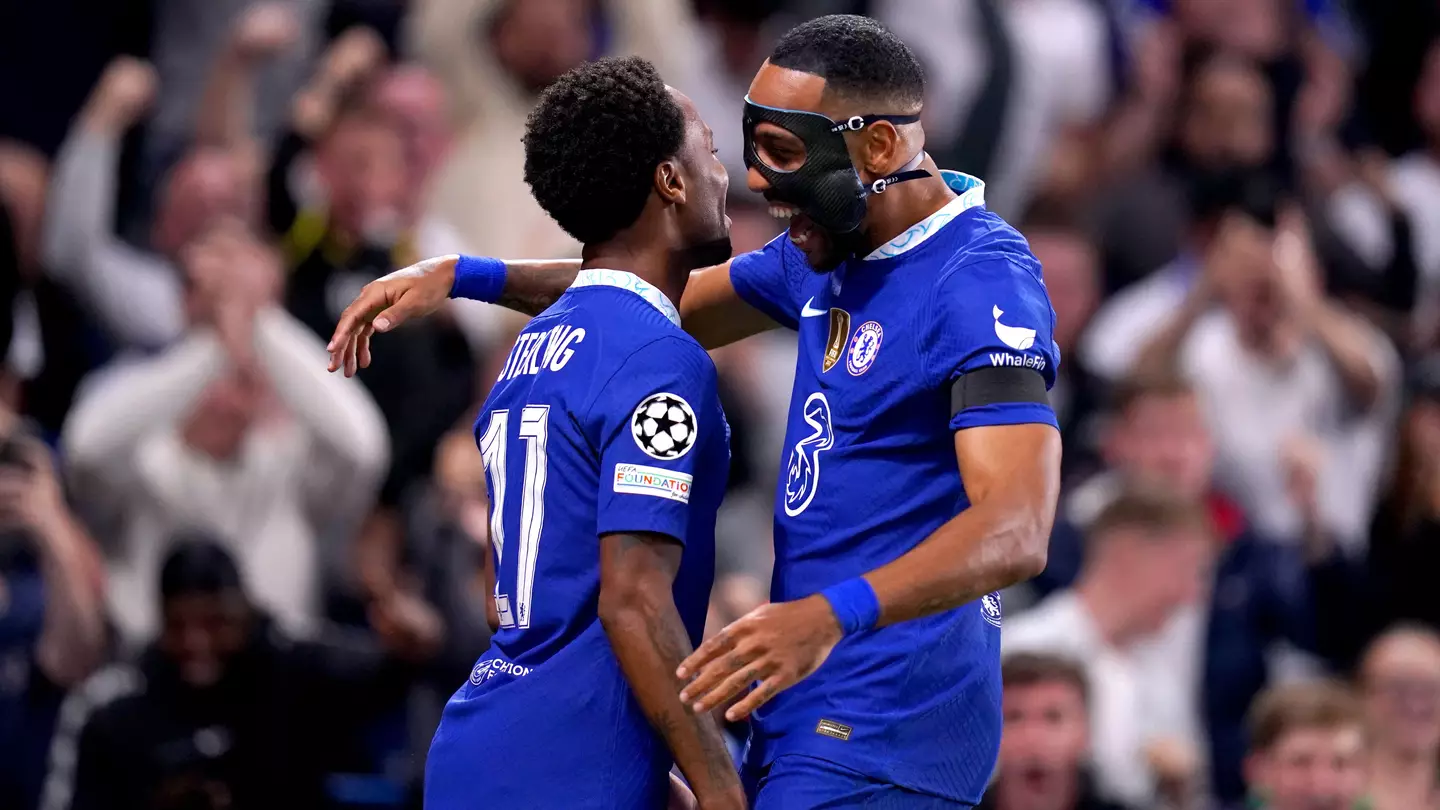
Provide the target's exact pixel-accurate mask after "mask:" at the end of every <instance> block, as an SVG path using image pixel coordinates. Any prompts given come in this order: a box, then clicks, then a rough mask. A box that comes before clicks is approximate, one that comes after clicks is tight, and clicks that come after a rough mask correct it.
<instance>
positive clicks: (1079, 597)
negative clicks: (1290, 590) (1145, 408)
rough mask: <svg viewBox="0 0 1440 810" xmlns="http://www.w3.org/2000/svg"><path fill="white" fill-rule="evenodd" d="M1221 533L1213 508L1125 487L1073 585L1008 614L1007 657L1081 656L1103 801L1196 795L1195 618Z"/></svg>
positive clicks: (1094, 534)
mask: <svg viewBox="0 0 1440 810" xmlns="http://www.w3.org/2000/svg"><path fill="white" fill-rule="evenodd" d="M1215 546H1216V543H1215V538H1214V535H1213V530H1212V527H1211V521H1210V519H1209V517H1208V515H1206V513H1205V510H1204V507H1203V506H1202V505H1201V504H1199V503H1195V502H1192V501H1189V500H1186V499H1183V498H1180V497H1178V496H1175V495H1172V494H1170V493H1169V492H1168V491H1167V492H1159V491H1150V490H1144V489H1135V490H1130V491H1127V492H1125V493H1122V494H1120V495H1118V496H1117V497H1116V498H1115V499H1114V500H1112V501H1111V502H1110V504H1109V505H1108V506H1107V507H1106V508H1105V509H1104V511H1102V512H1101V514H1100V516H1099V517H1097V518H1096V519H1095V522H1094V523H1093V524H1092V526H1091V529H1090V532H1089V536H1088V541H1087V547H1086V557H1085V562H1084V566H1083V567H1082V569H1081V573H1080V578H1079V580H1078V581H1077V582H1076V583H1075V585H1074V587H1073V588H1070V589H1068V590H1064V591H1060V592H1057V593H1055V594H1053V595H1052V596H1050V597H1049V598H1047V599H1045V600H1044V601H1042V602H1041V603H1040V604H1039V605H1037V606H1036V607H1035V608H1033V609H1032V610H1030V611H1028V612H1026V613H1022V614H1020V615H1019V616H1018V617H1016V618H1015V619H1013V620H1012V621H1010V622H1009V624H1008V626H1007V627H1006V628H1005V633H1004V634H1003V635H1002V637H1001V643H1002V645H1003V649H1004V652H1005V654H1006V655H1011V654H1013V653H1018V652H1046V653H1052V654H1056V655H1064V656H1068V657H1070V658H1073V659H1074V660H1076V661H1080V662H1083V664H1084V667H1085V675H1086V679H1087V680H1088V681H1089V683H1090V684H1091V688H1092V693H1091V701H1090V705H1091V739H1092V747H1093V754H1094V757H1093V758H1094V764H1095V769H1096V773H1095V775H1096V779H1097V787H1098V789H1099V792H1100V794H1101V795H1102V796H1104V797H1105V798H1108V799H1111V800H1113V801H1120V802H1124V803H1127V804H1131V805H1136V806H1149V805H1150V804H1151V803H1153V802H1154V801H1155V800H1156V798H1157V793H1163V794H1164V795H1166V796H1169V797H1172V798H1178V797H1180V796H1188V795H1190V794H1191V793H1192V792H1193V791H1194V790H1195V789H1196V788H1197V787H1198V786H1197V785H1195V784H1194V780H1195V779H1196V778H1198V775H1199V774H1200V772H1201V770H1202V763H1201V762H1200V761H1199V754H1198V752H1199V751H1200V749H1201V745H1200V742H1201V735H1202V733H1203V729H1202V725H1203V724H1202V721H1201V718H1200V712H1199V705H1198V700H1197V698H1196V696H1197V695H1198V694H1199V682H1198V681H1199V678H1200V670H1201V661H1200V650H1199V646H1198V645H1196V644H1194V643H1193V639H1194V638H1197V637H1198V633H1199V629H1198V628H1179V630H1178V631H1177V630H1175V629H1174V623H1175V621H1176V620H1177V618H1180V619H1183V620H1184V621H1190V622H1198V621H1199V620H1200V619H1199V612H1198V611H1196V610H1193V609H1190V610H1187V608H1194V607H1195V606H1196V605H1197V604H1200V603H1201V601H1202V600H1203V599H1204V598H1205V596H1206V594H1207V591H1208V588H1209V582H1210V578H1211V576H1212V575H1211V566H1212V564H1213V560H1214V556H1215Z"/></svg>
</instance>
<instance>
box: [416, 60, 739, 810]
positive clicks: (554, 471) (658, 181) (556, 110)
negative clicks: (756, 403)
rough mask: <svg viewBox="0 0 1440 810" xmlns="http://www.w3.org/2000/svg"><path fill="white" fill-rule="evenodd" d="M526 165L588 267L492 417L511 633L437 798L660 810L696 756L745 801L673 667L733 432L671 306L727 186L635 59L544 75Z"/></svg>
mask: <svg viewBox="0 0 1440 810" xmlns="http://www.w3.org/2000/svg"><path fill="white" fill-rule="evenodd" d="M525 179H526V181H527V182H528V183H529V184H530V187H531V189H532V191H533V192H534V195H535V198H536V200H537V201H538V202H539V203H540V205H541V206H542V207H544V208H545V210H546V211H547V212H549V213H550V215H551V216H553V217H554V218H555V220H556V221H557V222H558V223H559V224H560V225H561V226H562V227H564V228H565V229H566V230H567V231H569V232H570V233H571V234H572V235H573V236H574V237H575V238H576V239H578V240H580V241H581V242H582V243H584V245H585V248H584V260H583V262H582V265H581V270H580V271H579V273H578V274H577V275H576V277H575V280H574V282H573V283H572V284H570V285H569V288H568V290H567V291H566V292H565V293H564V294H563V295H561V296H560V297H559V299H558V300H557V301H555V303H554V304H553V305H552V306H550V307H549V308H548V309H546V310H545V311H544V312H543V313H541V314H539V315H538V316H537V317H536V318H535V319H533V320H532V321H530V323H529V324H528V325H527V326H526V327H525V329H524V330H523V331H522V332H521V333H520V336H519V339H518V340H517V341H516V342H515V345H514V347H513V348H512V349H511V350H510V354H509V357H508V358H507V360H506V362H505V364H504V366H503V368H502V369H501V371H500V375H499V378H498V380H497V381H496V383H495V386H494V388H493V389H492V390H491V392H490V395H489V397H487V398H486V400H485V404H484V406H483V407H482V408H481V410H480V415H479V418H478V420H477V421H476V423H475V435H476V440H477V442H478V443H479V446H480V452H481V455H482V456H483V458H484V461H485V472H486V476H487V479H488V482H487V483H488V490H489V494H490V545H491V548H492V550H493V568H491V569H489V573H487V578H488V579H490V580H491V581H493V584H494V599H493V605H492V606H493V611H492V613H493V618H494V620H495V625H496V632H495V635H494V639H493V640H492V642H491V644H490V648H489V649H488V650H486V651H485V653H484V654H483V655H481V656H480V659H479V661H478V662H477V663H476V665H475V668H474V669H473V670H472V671H471V674H470V678H469V681H468V682H467V683H465V684H463V685H462V686H461V687H460V689H459V691H457V692H456V693H455V695H454V696H453V697H452V698H451V699H450V701H449V703H448V704H447V705H446V707H445V712H444V715H443V718H442V720H441V723H440V727H439V729H438V730H437V731H436V733H435V739H434V741H433V742H432V743H431V747H430V754H429V759H428V761H427V763H426V778H425V806H426V807H427V808H429V809H430V810H478V808H494V807H511V808H539V809H542V810H543V808H567V809H568V808H595V810H600V809H601V808H604V809H605V810H611V809H612V808H619V807H623V808H639V809H642V810H643V809H644V808H652V809H653V810H660V808H664V807H666V806H667V801H669V800H671V785H672V783H671V779H670V777H669V776H668V774H669V771H670V768H671V765H672V763H676V762H678V764H679V766H680V769H681V771H682V772H683V773H684V774H685V777H686V779H687V780H688V782H689V785H690V786H691V787H692V788H693V790H694V799H695V800H696V801H698V803H699V806H700V807H701V808H707V809H708V808H743V807H744V806H745V794H744V791H743V789H742V787H741V784H740V779H739V776H738V774H737V773H736V770H735V766H734V762H733V760H732V759H731V758H730V755H729V753H728V751H727V749H726V746H725V743H724V738H723V737H722V735H721V732H720V728H719V725H718V724H717V723H716V721H715V719H714V718H713V717H712V716H710V715H709V714H703V713H702V714H695V713H693V712H691V711H689V710H688V709H687V708H686V707H685V706H684V704H682V703H681V701H680V698H679V690H680V682H679V681H678V680H677V677H676V675H675V670H676V667H678V666H679V664H680V661H681V660H682V659H683V658H684V657H685V655H686V654H688V653H690V652H691V651H692V650H693V649H694V645H695V644H697V643H699V640H700V635H701V632H702V630H703V628H704V622H705V614H706V607H707V603H708V601H709V594H710V585H711V582H712V580H713V578H714V565H715V512H716V510H717V509H718V508H719V505H720V500H721V498H722V497H723V495H724V491H725V483H726V478H727V476H728V472H729V459H730V445H729V428H728V427H727V425H726V422H725V416H724V414H723V412H722V411H721V408H720V399H719V394H718V391H717V381H716V374H715V366H714V364H713V363H712V362H711V361H710V357H709V355H707V354H706V353H705V350H704V349H702V348H701V347H700V344H698V343H696V342H695V339H694V338H692V337H691V336H690V335H688V334H686V333H685V332H683V331H682V330H681V328H680V315H679V312H678V311H677V310H676V307H675V305H674V304H673V303H672V302H673V301H678V300H679V299H680V297H681V295H682V293H683V291H684V289H685V285H686V280H687V277H688V276H689V272H690V270H691V269H693V268H694V267H695V266H697V263H700V264H713V263H714V262H715V261H720V260H723V259H725V258H726V257H728V256H729V255H730V245H729V235H728V234H729V223H728V221H727V218H726V216H725V193H726V189H727V188H728V185H729V180H728V178H727V177H726V174H725V169H724V167H723V166H722V165H721V163H720V161H719V160H718V159H717V158H716V157H715V155H714V150H713V143H712V135H711V132H710V130H709V128H708V127H707V126H706V125H705V123H704V122H703V121H702V120H701V119H700V117H699V115H698V114H697V113H696V111H695V108H694V105H693V104H692V103H691V102H690V100H689V99H687V98H686V97H685V96H683V95H681V94H680V93H678V92H676V91H674V90H670V89H668V88H667V87H666V86H665V84H664V82H663V81H661V79H660V76H659V74H658V73H656V71H655V68H654V67H653V66H651V65H650V64H649V63H648V62H645V61H644V60H642V59H639V58H634V57H630V58H623V59H612V60H602V61H599V62H594V63H590V64H587V65H583V66H581V67H579V68H577V69H575V70H573V71H571V72H570V73H568V74H566V75H564V76H562V77H561V78H560V79H558V80H557V81H556V82H555V83H554V84H553V85H552V86H551V87H550V88H548V89H547V90H546V91H545V92H544V94H543V95H542V96H541V98H540V101H539V104H538V106H537V107H536V108H535V110H534V111H533V112H532V113H531V115H530V118H529V121H528V122H527V124H526V133H525ZM457 292H461V293H463V292H465V288H464V282H463V280H462V281H461V282H460V284H459V288H458V290H457ZM672 752H673V756H672ZM675 798H681V797H679V796H676V797H675ZM683 798H685V799H687V800H688V798H689V797H683Z"/></svg>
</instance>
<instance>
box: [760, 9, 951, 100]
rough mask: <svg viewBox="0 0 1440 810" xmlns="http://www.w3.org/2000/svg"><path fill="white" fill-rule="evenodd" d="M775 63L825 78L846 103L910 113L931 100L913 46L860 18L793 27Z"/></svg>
mask: <svg viewBox="0 0 1440 810" xmlns="http://www.w3.org/2000/svg"><path fill="white" fill-rule="evenodd" d="M770 64H772V65H775V66H776V67H783V68H789V69H790V70H799V71H803V72H805V73H813V74H815V75H816V76H820V77H822V78H823V79H825V90H826V92H827V93H836V94H838V95H840V96H841V97H842V98H846V99H853V100H856V101H863V102H880V103H889V104H896V105H899V107H900V108H901V109H903V110H904V111H906V112H909V111H911V110H916V109H919V108H920V105H921V103H922V102H923V101H924V99H925V70H924V68H922V67H921V66H920V60H919V59H916V58H915V53H914V52H913V51H911V50H910V46H909V45H906V44H905V42H904V40H902V39H900V37H897V36H895V34H893V33H891V32H890V29H888V28H886V27H885V26H883V25H881V24H880V23H878V22H876V21H874V20H872V19H870V18H869V17H861V16H859V15H856V14H830V15H827V16H824V17H817V18H815V19H813V20H811V21H809V22H806V23H801V24H800V25H797V26H795V27H794V28H791V29H790V30H789V31H787V32H786V33H785V35H784V36H783V37H781V38H780V41H779V42H777V43H776V44H775V50H774V51H773V52H772V53H771V54H770ZM877 111H878V112H886V110H877Z"/></svg>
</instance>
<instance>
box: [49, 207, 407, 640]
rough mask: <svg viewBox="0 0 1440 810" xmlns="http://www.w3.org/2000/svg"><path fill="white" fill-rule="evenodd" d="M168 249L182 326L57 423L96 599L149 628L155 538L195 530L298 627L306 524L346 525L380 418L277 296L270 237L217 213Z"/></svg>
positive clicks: (309, 603)
mask: <svg viewBox="0 0 1440 810" xmlns="http://www.w3.org/2000/svg"><path fill="white" fill-rule="evenodd" d="M183 253H184V257H185V258H184V269H185V282H186V285H187V292H186V308H187V312H188V315H189V318H190V323H191V328H190V331H189V332H188V333H187V334H186V336H185V337H184V339H182V340H181V341H179V342H178V343H177V344H175V345H174V346H173V347H171V348H169V349H168V350H166V351H165V352H163V353H161V354H159V355H157V356H154V357H152V358H149V359H145V360H140V361H136V362H133V363H130V364H125V363H120V364H117V365H115V366H112V367H109V368H106V369H104V370H102V371H101V372H98V373H97V374H96V375H95V377H94V379H92V380H89V381H87V384H86V385H85V387H84V388H83V389H82V391H81V393H80V396H79V397H78V400H77V403H76V407H75V409H74V410H73V411H72V412H71V414H70V418H69V420H68V422H67V423H66V426H65V430H64V434H63V436H62V444H63V447H64V450H65V454H66V457H67V460H68V462H69V467H70V472H71V474H72V477H73V482H74V484H75V492H76V494H77V497H78V500H79V502H80V504H81V505H82V506H83V507H86V508H87V510H88V511H89V512H90V513H91V515H92V516H93V519H94V520H95V521H96V523H97V526H99V527H101V528H100V530H99V531H97V535H98V536H99V537H100V538H101V540H102V544H104V545H106V546H107V548H106V551H107V554H108V558H109V559H108V567H109V576H110V589H109V603H110V607H111V611H112V613H113V614H114V617H115V619H116V621H117V622H118V624H119V626H120V629H121V630H122V632H123V633H124V634H125V636H126V637H127V638H128V639H131V640H134V639H143V638H147V637H148V636H150V635H153V633H154V632H155V630H156V626H157V616H156V612H155V604H154V598H153V596H154V593H155V588H156V583H157V580H156V577H157V576H158V574H159V565H160V561H161V559H163V558H164V555H165V553H166V549H164V548H160V547H159V544H160V543H161V542H162V541H163V538H166V537H169V536H171V535H172V534H174V533H175V532H177V531H179V530H183V529H197V530H204V531H207V532H209V533H211V534H214V535H216V536H218V537H220V538H223V540H224V541H225V542H226V543H227V544H229V547H230V549H231V551H232V553H234V555H235V557H236V558H237V559H238V560H239V562H240V566H241V568H242V570H243V571H244V572H245V575H246V578H247V579H248V580H250V581H252V582H254V583H255V596H256V598H257V600H258V602H259V604H260V605H261V606H262V607H264V608H265V609H266V610H267V611H269V612H270V613H272V614H273V615H274V616H275V618H276V619H277V620H278V621H279V622H280V623H281V625H282V626H283V627H285V628H286V629H287V630H289V631H292V632H296V633H304V632H307V631H309V630H311V629H312V628H313V626H314V623H315V621H316V620H317V618H318V617H319V616H320V615H321V614H320V605H321V591H320V584H321V570H320V564H319V549H318V545H319V543H320V542H321V538H322V537H326V536H330V537H337V538H346V539H348V538H350V537H351V536H352V535H353V532H354V530H355V528H356V524H357V523H358V522H359V521H360V520H361V518H362V517H363V516H364V514H365V513H366V511H367V510H368V509H369V507H370V505H371V503H372V502H373V498H374V494H375V490H376V487H377V486H378V483H379V481H380V478H381V476H382V475H383V474H384V472H385V469H386V465H387V462H388V458H389V448H388V443H387V440H386V431H385V427H384V423H383V421H382V420H381V417H380V412H379V410H378V409H377V408H376V406H375V404H374V402H373V401H372V400H371V398H370V396H369V395H368V394H367V393H366V391H365V390H364V388H363V387H362V386H361V385H360V384H359V383H358V382H357V381H354V380H346V379H342V378H340V377H336V376H333V375H328V374H326V373H325V369H324V363H322V362H320V361H319V358H321V357H322V355H323V347H322V346H321V344H320V343H319V341H318V339H317V338H315V336H314V335H313V334H312V333H311V332H310V331H309V330H307V329H306V328H305V327H304V326H302V325H301V324H300V323H298V322H297V321H296V320H295V319H294V318H293V317H292V316H290V315H289V314H287V313H286V312H285V311H284V310H282V309H281V308H280V307H279V306H277V305H276V300H277V297H278V292H279V285H280V273H279V264H278V258H277V256H276V255H275V253H274V251H272V250H271V249H269V248H268V247H267V246H265V245H263V244H261V243H260V242H259V241H258V240H257V239H256V238H255V237H253V236H252V235H251V234H250V233H249V232H248V231H247V230H246V229H245V228H244V226H242V225H240V224H239V223H236V222H234V221H224V222H221V223H218V224H217V225H215V226H213V227H211V228H210V229H209V230H207V231H206V232H205V233H204V234H203V235H202V236H200V237H199V238H197V239H196V240H194V241H193V242H192V243H191V244H190V245H188V246H187V247H186V248H185V249H184V251H183Z"/></svg>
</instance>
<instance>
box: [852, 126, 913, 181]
mask: <svg viewBox="0 0 1440 810" xmlns="http://www.w3.org/2000/svg"><path fill="white" fill-rule="evenodd" d="M859 140H860V154H859V155H858V156H857V160H856V162H857V163H858V164H859V165H860V167H861V168H863V169H864V170H865V173H866V174H869V175H871V176H873V177H884V176H885V175H887V174H889V173H890V172H891V171H894V170H893V169H892V168H891V167H892V166H894V165H895V160H896V158H897V157H899V156H900V152H901V149H902V148H903V147H904V145H905V144H904V140H905V139H904V136H902V135H901V134H900V130H898V129H896V128H895V125H894V124H892V123H890V122H889V121H876V122H875V123H873V124H871V125H870V126H868V127H866V128H865V131H864V132H863V133H862V135H861V138H860V139H859Z"/></svg>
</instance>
